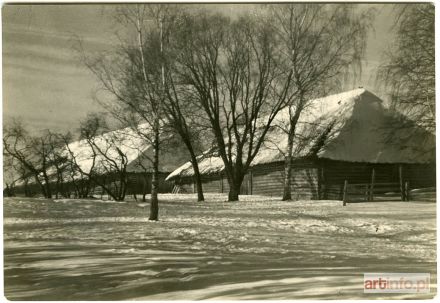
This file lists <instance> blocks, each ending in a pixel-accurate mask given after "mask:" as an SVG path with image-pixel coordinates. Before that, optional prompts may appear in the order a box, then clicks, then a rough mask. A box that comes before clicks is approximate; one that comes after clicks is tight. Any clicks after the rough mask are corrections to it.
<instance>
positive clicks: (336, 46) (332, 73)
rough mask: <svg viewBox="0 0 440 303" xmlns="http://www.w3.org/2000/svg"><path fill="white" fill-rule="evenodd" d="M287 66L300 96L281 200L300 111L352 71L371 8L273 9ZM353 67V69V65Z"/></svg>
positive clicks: (287, 193)
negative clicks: (365, 9) (366, 9)
mask: <svg viewBox="0 0 440 303" xmlns="http://www.w3.org/2000/svg"><path fill="white" fill-rule="evenodd" d="M269 10H270V13H271V14H270V15H271V19H272V20H273V22H272V24H273V25H274V30H275V32H276V34H277V37H278V41H279V43H280V47H281V48H282V50H283V51H282V57H283V60H284V62H285V64H284V66H285V67H286V69H288V70H290V71H291V76H292V78H293V80H292V81H291V84H292V86H294V87H295V90H296V91H298V95H297V97H296V98H295V99H293V100H292V103H291V104H289V105H290V111H289V119H290V125H289V130H288V133H287V136H288V144H287V151H286V153H285V169H284V192H283V200H290V199H291V171H292V159H293V154H294V148H293V147H294V141H295V137H296V136H297V124H298V121H299V119H300V116H301V114H302V113H303V112H304V111H305V110H306V109H307V107H308V106H310V100H312V99H313V97H316V96H317V95H318V94H324V93H325V92H326V91H328V89H329V88H331V87H334V86H336V85H337V84H338V82H339V81H340V80H341V78H343V76H344V75H350V74H351V75H352V76H353V75H354V71H356V69H354V68H356V67H357V68H358V69H359V68H360V63H361V58H362V56H363V54H364V50H365V44H366V35H367V30H368V28H369V26H370V23H371V11H370V10H368V11H360V12H357V11H358V10H359V9H358V8H357V7H356V6H351V5H347V4H343V5H336V4H329V5H322V4H287V5H271V6H270V7H269ZM350 68H352V69H350Z"/></svg>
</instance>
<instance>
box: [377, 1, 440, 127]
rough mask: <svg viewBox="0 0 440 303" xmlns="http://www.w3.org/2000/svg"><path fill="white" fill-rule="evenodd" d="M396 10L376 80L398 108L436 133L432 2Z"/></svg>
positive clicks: (402, 6)
mask: <svg viewBox="0 0 440 303" xmlns="http://www.w3.org/2000/svg"><path fill="white" fill-rule="evenodd" d="M395 12H396V20H395V30H396V36H395V39H394V41H393V44H392V45H391V48H390V49H389V51H387V52H386V54H385V60H384V62H383V64H382V66H381V67H380V68H379V72H378V80H379V81H380V82H381V83H384V84H385V85H386V88H387V90H388V92H389V93H390V95H391V101H392V105H393V106H394V107H395V108H396V109H397V110H399V111H401V112H402V113H404V114H405V115H406V116H408V117H410V118H411V119H412V120H413V121H415V122H416V123H417V125H419V126H421V127H423V128H425V129H427V130H429V131H431V132H435V33H434V32H435V31H434V26H435V22H434V19H435V18H434V17H435V8H434V5H433V4H432V3H417V4H416V3H411V4H398V5H396V8H395ZM408 129H411V127H408ZM413 129H414V128H413Z"/></svg>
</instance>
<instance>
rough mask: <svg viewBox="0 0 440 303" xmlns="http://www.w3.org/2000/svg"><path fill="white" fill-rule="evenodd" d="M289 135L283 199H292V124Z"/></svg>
mask: <svg viewBox="0 0 440 303" xmlns="http://www.w3.org/2000/svg"><path fill="white" fill-rule="evenodd" d="M288 136H289V138H288V140H287V154H286V157H285V161H284V188H283V201H288V200H292V191H291V176H292V151H293V137H294V133H293V131H292V126H290V129H289V135H288Z"/></svg>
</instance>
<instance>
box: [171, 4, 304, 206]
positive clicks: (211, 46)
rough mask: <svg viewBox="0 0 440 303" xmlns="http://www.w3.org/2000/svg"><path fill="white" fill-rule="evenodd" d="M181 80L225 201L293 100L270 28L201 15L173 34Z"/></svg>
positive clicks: (249, 19) (249, 20)
mask: <svg viewBox="0 0 440 303" xmlns="http://www.w3.org/2000/svg"><path fill="white" fill-rule="evenodd" d="M178 35H179V37H180V39H179V44H178V45H179V47H178V49H180V50H181V51H180V54H179V56H178V57H177V58H176V62H177V63H178V68H179V72H180V76H181V78H182V79H184V81H185V83H188V85H191V86H192V88H193V90H194V92H195V97H196V98H197V99H196V100H197V101H198V103H199V106H200V107H201V108H202V109H203V111H204V115H206V117H207V119H208V121H209V126H210V130H211V132H212V134H213V136H214V137H215V141H216V147H215V150H216V152H217V153H218V155H219V156H220V157H221V159H222V160H223V162H224V166H225V173H226V176H227V179H228V183H229V186H230V191H229V197H228V199H229V201H237V200H238V195H239V193H240V188H241V184H242V182H243V179H244V176H245V175H246V173H247V171H248V169H249V167H250V165H251V163H252V160H253V159H254V158H255V156H256V155H257V153H258V151H259V149H260V147H261V145H262V144H263V142H264V138H265V135H266V133H267V131H268V130H269V129H270V127H271V124H272V122H273V120H274V118H275V116H276V115H277V113H278V112H279V111H280V110H281V109H282V108H283V107H284V106H286V104H289V102H290V100H291V99H292V98H293V97H294V96H295V94H296V92H295V91H292V90H291V89H290V86H291V80H292V71H285V70H283V69H281V68H280V63H281V62H280V61H279V54H278V49H277V46H276V43H275V42H276V41H274V40H273V37H274V32H273V27H271V26H269V24H268V23H267V22H265V20H258V19H257V18H254V17H252V16H242V17H240V18H238V19H237V20H235V21H232V20H231V19H229V18H227V17H225V16H222V15H213V14H208V13H205V12H202V13H200V14H199V15H196V16H192V17H189V18H186V19H185V20H183V24H182V26H181V27H180V30H179V32H178Z"/></svg>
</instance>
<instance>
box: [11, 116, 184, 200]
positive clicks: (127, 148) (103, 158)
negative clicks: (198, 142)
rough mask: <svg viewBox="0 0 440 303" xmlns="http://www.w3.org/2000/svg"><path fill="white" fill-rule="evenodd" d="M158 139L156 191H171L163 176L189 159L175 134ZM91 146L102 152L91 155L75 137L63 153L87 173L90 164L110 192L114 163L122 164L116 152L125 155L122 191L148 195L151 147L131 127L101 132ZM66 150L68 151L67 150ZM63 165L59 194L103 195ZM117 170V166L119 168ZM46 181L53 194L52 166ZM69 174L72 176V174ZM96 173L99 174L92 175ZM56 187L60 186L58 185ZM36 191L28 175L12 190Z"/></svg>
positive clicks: (115, 181) (115, 171)
mask: <svg viewBox="0 0 440 303" xmlns="http://www.w3.org/2000/svg"><path fill="white" fill-rule="evenodd" d="M138 127H139V130H140V131H141V132H143V131H148V130H147V129H144V128H146V127H147V126H146V125H145V124H144V125H143V124H141V125H139V126H138ZM161 139H162V148H161V150H160V154H159V192H161V193H166V192H171V191H172V189H173V184H172V182H169V181H166V180H165V178H166V176H167V175H169V174H170V172H172V171H173V170H175V169H176V168H177V167H179V166H180V165H182V164H183V163H185V162H186V161H187V160H188V159H189V155H188V152H187V150H186V148H185V147H184V145H183V144H181V142H180V141H179V140H178V137H177V136H174V135H170V134H167V135H164V136H163V138H161ZM93 142H94V144H96V145H95V147H94V148H95V149H99V150H100V151H102V152H101V153H97V155H96V156H95V157H94V156H93V150H92V149H91V147H90V145H89V144H88V143H87V141H86V140H85V139H84V140H78V141H74V142H71V143H69V145H68V149H67V148H66V149H65V150H64V153H65V155H66V157H67V158H68V159H72V160H73V159H74V161H75V162H76V164H77V165H78V166H79V167H80V168H81V170H82V171H84V172H86V173H88V172H90V169H91V167H92V166H93V167H94V172H95V178H100V179H99V180H100V182H101V183H102V184H105V186H106V187H108V188H110V189H111V190H112V191H114V192H117V191H118V188H119V187H120V181H119V180H120V178H121V177H120V176H118V169H116V168H115V165H118V166H119V167H122V161H121V160H122V158H121V157H120V154H119V151H120V152H121V153H122V154H123V155H125V157H126V158H125V159H124V162H126V164H127V165H126V172H125V177H126V180H127V186H126V194H127V195H129V194H140V195H143V194H149V193H151V184H152V162H151V159H153V147H152V146H151V144H148V142H147V141H146V140H145V139H144V138H143V137H142V136H141V135H139V134H138V132H136V131H134V130H133V129H132V128H130V127H127V128H122V129H117V130H113V131H110V132H107V133H104V134H102V135H100V136H97V137H95V138H93ZM69 150H70V152H69ZM69 165H70V164H69V162H68V163H67V164H66V170H65V172H64V176H63V184H62V185H61V186H60V187H62V191H63V192H62V194H63V195H70V194H74V195H78V194H81V193H82V192H86V188H92V190H91V192H89V195H92V194H94V195H105V192H104V190H103V189H102V188H101V186H99V185H98V184H93V182H92V183H90V185H88V181H87V179H88V178H86V177H85V175H81V173H80V172H79V171H78V170H76V169H75V170H74V171H72V170H71V169H70V168H69V167H70V166H69ZM119 169H120V168H119ZM48 174H49V177H50V184H51V189H52V192H53V193H56V192H57V185H56V177H57V176H56V170H55V167H52V168H51V169H50V170H49V171H48ZM72 174H73V175H72ZM96 176H99V177H96ZM58 190H60V188H58ZM39 191H40V187H39V186H38V184H37V183H36V182H35V180H34V179H33V177H32V176H31V175H30V176H29V177H28V178H26V180H22V181H21V182H19V183H18V185H17V188H16V190H15V193H17V194H24V195H34V194H36V193H38V192H39Z"/></svg>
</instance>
